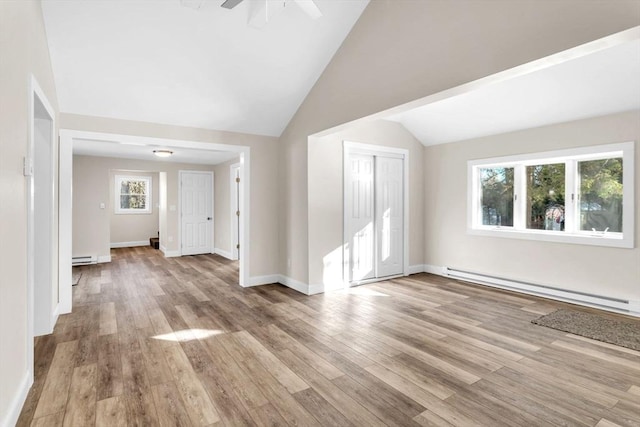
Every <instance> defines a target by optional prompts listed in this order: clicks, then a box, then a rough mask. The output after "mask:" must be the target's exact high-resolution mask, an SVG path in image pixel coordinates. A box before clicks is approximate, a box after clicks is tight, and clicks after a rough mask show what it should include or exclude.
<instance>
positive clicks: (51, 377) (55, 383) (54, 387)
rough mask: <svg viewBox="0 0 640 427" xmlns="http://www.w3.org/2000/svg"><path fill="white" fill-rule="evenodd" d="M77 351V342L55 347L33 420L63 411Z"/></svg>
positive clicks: (68, 342)
mask: <svg viewBox="0 0 640 427" xmlns="http://www.w3.org/2000/svg"><path fill="white" fill-rule="evenodd" d="M77 349H78V341H67V342H64V343H60V344H58V345H57V347H56V352H55V354H54V356H53V361H52V362H51V367H50V368H49V371H48V373H47V380H46V382H45V383H44V388H43V390H42V393H41V394H40V398H39V400H38V406H37V407H36V411H35V414H34V418H40V417H44V416H45V415H51V414H55V413H58V412H61V411H64V410H65V407H66V405H67V398H68V396H69V386H70V385H71V376H72V375H73V368H74V367H75V363H76V360H75V356H76V351H77Z"/></svg>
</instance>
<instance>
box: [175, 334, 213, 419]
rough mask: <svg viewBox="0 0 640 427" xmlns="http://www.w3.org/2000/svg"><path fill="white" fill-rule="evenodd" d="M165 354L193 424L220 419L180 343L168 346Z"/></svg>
mask: <svg viewBox="0 0 640 427" xmlns="http://www.w3.org/2000/svg"><path fill="white" fill-rule="evenodd" d="M164 354H165V358H166V360H167V365H169V369H170V370H171V373H172V374H173V377H174V380H175V384H176V385H177V388H178V390H179V392H180V395H181V397H182V401H183V402H184V404H185V407H186V410H187V414H188V415H189V418H191V421H192V422H193V424H195V425H208V424H213V423H216V422H218V421H220V417H219V416H218V411H217V410H216V408H215V407H214V406H213V403H212V402H211V399H210V398H209V395H208V394H207V392H206V391H205V389H204V387H203V386H202V384H201V383H200V380H199V379H198V376H197V375H196V373H195V372H194V371H193V368H192V367H191V363H189V359H187V356H186V355H185V354H184V352H183V351H182V347H180V346H179V345H176V346H167V347H165V349H164Z"/></svg>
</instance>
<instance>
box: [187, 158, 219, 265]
mask: <svg viewBox="0 0 640 427" xmlns="http://www.w3.org/2000/svg"><path fill="white" fill-rule="evenodd" d="M179 175H180V224H181V226H180V228H181V230H180V231H181V232H180V236H181V242H180V251H181V254H182V255H197V254H205V253H212V252H213V247H212V243H213V172H206V171H204V172H202V171H180V173H179Z"/></svg>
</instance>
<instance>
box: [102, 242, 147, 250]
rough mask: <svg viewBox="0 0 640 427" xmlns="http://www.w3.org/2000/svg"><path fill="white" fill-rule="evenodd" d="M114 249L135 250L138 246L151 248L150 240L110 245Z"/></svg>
mask: <svg viewBox="0 0 640 427" xmlns="http://www.w3.org/2000/svg"><path fill="white" fill-rule="evenodd" d="M109 245H110V246H111V249H113V248H135V247H136V246H149V241H148V240H138V241H135V242H114V243H110V244H109Z"/></svg>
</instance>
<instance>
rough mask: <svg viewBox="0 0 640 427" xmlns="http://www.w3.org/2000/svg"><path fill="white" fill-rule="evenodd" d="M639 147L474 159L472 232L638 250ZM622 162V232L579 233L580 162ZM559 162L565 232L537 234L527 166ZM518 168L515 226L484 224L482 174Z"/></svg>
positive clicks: (469, 191)
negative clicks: (529, 215)
mask: <svg viewBox="0 0 640 427" xmlns="http://www.w3.org/2000/svg"><path fill="white" fill-rule="evenodd" d="M634 151H635V143H634V142H623V143H616V144H605V145H597V146H590V147H580V148H572V149H566V150H557V151H546V152H540V153H530V154H522V155H515V156H504V157H494V158H489V159H479V160H469V161H468V162H467V198H468V200H467V233H468V234H472V235H480V236H491V237H506V238H515V239H526V240H539V241H549V242H560V243H572V244H581V245H595V246H609V247H619V248H633V247H634V239H635V224H634V219H635V218H634V216H635V214H634V209H635V199H634V194H635V190H634V183H635V171H634V169H635V167H634V166H635V165H634V162H635V154H634ZM613 157H622V164H623V170H622V182H623V195H622V232H607V233H598V232H597V231H596V233H594V232H593V231H587V230H580V229H579V227H580V223H579V214H580V210H579V208H578V206H579V203H580V200H579V199H580V198H579V197H578V196H579V191H580V189H579V185H580V179H579V176H578V162H581V161H588V160H598V159H606V158H613ZM554 163H564V164H565V230H564V231H555V230H536V229H528V228H526V200H527V183H526V179H525V174H526V167H527V166H534V165H545V164H554ZM495 167H513V168H514V203H513V210H514V212H513V226H512V227H511V226H495V225H482V215H481V209H482V204H481V197H482V189H481V188H480V178H479V169H485V168H495Z"/></svg>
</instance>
